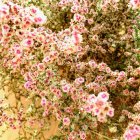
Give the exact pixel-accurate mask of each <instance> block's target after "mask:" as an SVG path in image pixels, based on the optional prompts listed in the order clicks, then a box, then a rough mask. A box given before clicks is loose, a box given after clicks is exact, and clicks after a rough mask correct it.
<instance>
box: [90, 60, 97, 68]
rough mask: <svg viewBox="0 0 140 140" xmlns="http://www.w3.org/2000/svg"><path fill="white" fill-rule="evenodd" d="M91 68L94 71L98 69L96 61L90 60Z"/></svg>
mask: <svg viewBox="0 0 140 140" xmlns="http://www.w3.org/2000/svg"><path fill="white" fill-rule="evenodd" d="M88 64H89V66H90V67H91V68H93V69H96V68H97V63H96V62H95V61H94V60H90V61H89V62H88Z"/></svg>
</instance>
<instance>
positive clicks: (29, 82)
mask: <svg viewBox="0 0 140 140" xmlns="http://www.w3.org/2000/svg"><path fill="white" fill-rule="evenodd" d="M31 85H32V82H31V81H27V82H26V83H25V84H24V87H25V88H26V89H29V88H30V87H31Z"/></svg>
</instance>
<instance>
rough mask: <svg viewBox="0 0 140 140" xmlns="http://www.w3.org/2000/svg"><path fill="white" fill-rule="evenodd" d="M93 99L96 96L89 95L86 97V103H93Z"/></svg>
mask: <svg viewBox="0 0 140 140" xmlns="http://www.w3.org/2000/svg"><path fill="white" fill-rule="evenodd" d="M95 99H96V96H95V95H94V94H90V95H89V96H88V102H89V103H94V102H95Z"/></svg>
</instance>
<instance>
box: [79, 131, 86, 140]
mask: <svg viewBox="0 0 140 140" xmlns="http://www.w3.org/2000/svg"><path fill="white" fill-rule="evenodd" d="M80 138H81V140H85V139H86V133H85V132H84V131H80Z"/></svg>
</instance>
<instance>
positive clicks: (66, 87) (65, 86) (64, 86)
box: [62, 84, 70, 93]
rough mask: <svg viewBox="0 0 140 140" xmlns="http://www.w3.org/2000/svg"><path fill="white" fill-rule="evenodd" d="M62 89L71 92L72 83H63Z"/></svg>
mask: <svg viewBox="0 0 140 140" xmlns="http://www.w3.org/2000/svg"><path fill="white" fill-rule="evenodd" d="M62 90H63V92H67V93H68V92H69V91H70V85H68V84H66V85H63V86H62Z"/></svg>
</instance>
